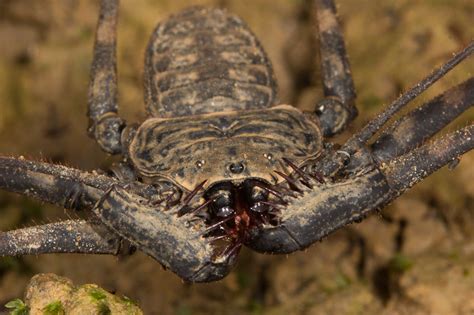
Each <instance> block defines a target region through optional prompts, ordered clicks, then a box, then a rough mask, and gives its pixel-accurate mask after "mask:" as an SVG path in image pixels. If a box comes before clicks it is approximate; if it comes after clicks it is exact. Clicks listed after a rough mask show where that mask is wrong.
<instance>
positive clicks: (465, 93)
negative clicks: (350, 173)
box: [372, 78, 474, 161]
mask: <svg viewBox="0 0 474 315" xmlns="http://www.w3.org/2000/svg"><path fill="white" fill-rule="evenodd" d="M473 105H474V78H470V79H468V80H466V81H465V82H463V83H461V84H459V85H457V86H455V87H453V88H451V89H449V90H447V91H446V92H444V93H443V94H441V95H439V96H437V97H436V98H434V99H432V100H431V101H429V102H427V103H425V104H423V105H422V106H420V107H418V108H417V109H415V110H413V111H411V112H410V113H409V114H407V115H405V116H403V117H402V118H400V119H399V120H397V121H396V122H395V123H393V124H392V125H391V126H390V127H389V128H387V129H385V130H384V131H383V132H382V134H381V135H380V136H379V138H378V139H377V141H376V142H375V143H374V144H373V145H372V151H373V153H374V155H375V156H376V157H377V159H378V160H379V161H388V160H390V159H392V158H394V157H396V156H399V155H403V154H405V153H406V152H408V151H410V150H412V149H414V148H416V147H417V146H418V145H420V144H421V143H423V142H424V141H425V140H426V139H428V138H430V137H431V136H433V135H434V134H435V133H437V132H438V131H440V130H441V129H442V128H444V127H445V126H446V125H447V124H449V123H450V122H451V121H453V120H454V119H455V118H456V117H458V116H459V115H461V114H462V113H463V112H464V111H466V110H468V109H469V108H472V106H473Z"/></svg>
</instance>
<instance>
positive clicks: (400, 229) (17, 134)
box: [0, 0, 474, 315]
mask: <svg viewBox="0 0 474 315" xmlns="http://www.w3.org/2000/svg"><path fill="white" fill-rule="evenodd" d="M97 2H98V1H92V0H87V1H86V0H84V1H82V0H81V1H78V0H64V1H62V0H43V1H40V0H33V1H31V0H3V1H1V2H0V42H1V44H0V100H1V101H0V113H1V114H0V152H1V153H2V154H6V155H14V156H18V155H24V156H25V157H27V158H35V159H46V160H52V161H54V162H58V163H64V164H67V165H71V166H74V167H78V168H81V169H94V168H100V167H106V166H107V165H109V164H110V162H111V160H112V159H111V158H110V157H107V156H106V154H104V153H102V152H101V151H100V150H99V149H98V147H97V146H96V145H95V143H94V142H93V141H92V140H90V139H89V138H87V136H86V131H85V130H86V124H87V119H86V117H85V111H86V96H87V84H88V72H89V65H90V63H91V52H92V45H93V33H94V28H95V21H96V18H97V12H98V8H97ZM197 3H201V4H213V5H223V6H225V7H227V8H228V9H229V10H231V11H233V12H235V13H237V14H238V15H240V16H241V17H243V19H244V20H246V21H247V22H248V24H250V26H251V28H252V29H253V30H254V31H255V33H256V34H257V35H258V37H259V38H261V40H262V43H263V46H264V47H265V49H266V50H267V52H268V54H269V56H270V58H271V60H272V61H273V63H274V67H275V71H276V75H277V78H278V81H279V85H280V100H281V103H291V104H293V105H296V106H298V107H300V108H311V104H312V103H313V100H315V99H317V98H318V97H320V95H321V92H320V90H319V88H318V85H319V79H318V67H317V65H316V64H315V62H314V56H313V54H312V52H313V49H314V45H315V43H314V40H313V38H312V36H311V34H312V33H311V32H312V27H311V25H310V23H309V19H308V15H307V14H306V13H305V12H307V6H306V5H305V2H304V1H302V0H294V1H288V0H276V1H267V0H254V1H225V0H221V1H217V0H215V1H211V0H209V1H184V0H179V1H151V0H133V1H132V0H123V1H122V8H121V9H122V10H121V20H120V28H119V52H118V56H119V57H118V60H119V73H120V75H119V90H120V105H121V113H123V116H125V117H126V118H127V119H128V120H140V119H143V118H144V111H143V105H142V104H143V100H142V70H143V56H144V49H145V45H146V42H147V39H148V36H149V34H150V33H151V31H152V29H153V27H154V25H155V23H156V22H157V21H158V20H160V19H162V18H164V17H165V16H167V15H168V14H170V13H172V12H176V11H178V10H179V9H180V8H183V7H186V6H189V5H190V4H197ZM339 11H340V16H341V20H342V22H343V29H344V33H345V34H346V39H347V46H348V51H349V55H350V58H351V64H352V69H353V73H354V78H355V82H356V87H357V91H358V106H359V108H360V116H359V118H358V119H357V121H356V122H355V123H354V124H353V125H352V127H351V128H350V129H351V130H349V131H348V133H346V134H344V135H342V136H341V139H343V138H345V137H347V135H348V134H349V133H350V132H351V131H354V130H356V129H357V128H358V127H360V126H361V125H362V124H363V123H365V122H366V121H367V120H368V119H369V118H370V117H371V115H374V114H375V113H376V112H378V111H379V110H380V108H381V106H383V104H387V103H388V102H390V101H391V100H393V99H394V98H395V97H396V96H397V95H398V94H399V93H400V92H401V91H403V90H405V89H407V88H408V87H409V86H411V85H412V84H414V83H415V82H416V81H417V80H419V79H421V78H422V77H423V76H424V75H426V74H427V73H429V72H430V70H431V69H432V68H433V67H434V66H436V65H439V64H440V63H442V62H443V60H446V59H447V58H449V56H450V55H451V53H452V52H454V51H456V50H459V49H460V48H461V47H462V46H463V45H464V44H466V43H467V42H468V41H469V40H470V39H472V38H474V28H473V27H472V21H473V20H474V2H473V1H471V0H450V1H447V0H446V1H444V0H424V1H421V0H418V1H417V0H415V1H412V0H399V1H392V0H389V1H369V0H363V1H359V0H358V1H355V0H344V1H342V0H341V1H339ZM472 75H474V59H473V58H471V59H470V60H468V61H466V62H464V63H463V64H462V65H460V66H458V68H457V69H456V70H455V71H453V72H452V73H451V74H449V75H448V76H447V77H446V78H444V79H443V80H442V81H441V82H439V83H437V84H436V85H435V86H433V88H432V89H430V90H429V91H428V92H427V93H425V94H423V95H422V96H421V97H420V98H419V99H417V101H416V102H415V103H416V104H420V103H421V102H423V101H426V100H428V99H429V98H431V97H433V96H434V95H436V94H438V93H440V92H441V91H443V90H444V89H446V88H447V87H449V86H452V85H454V84H456V83H459V82H461V81H463V80H465V79H466V78H468V77H469V76H472ZM473 118H474V113H473V112H472V110H471V111H470V113H467V114H466V115H464V116H463V119H460V120H458V121H457V122H456V123H455V124H454V125H452V126H450V127H448V129H449V130H453V129H454V128H455V126H460V125H463V124H466V122H469V121H472V120H473ZM473 178H474V154H473V153H470V154H468V155H466V156H465V157H463V159H462V160H461V163H460V164H459V165H458V166H457V167H456V168H455V169H454V170H448V169H444V170H442V171H440V172H438V173H437V174H435V175H434V176H432V177H431V178H430V179H429V180H427V181H425V182H423V183H422V184H420V185H418V186H417V187H415V188H414V189H413V190H411V191H410V192H408V193H407V194H405V195H404V196H403V197H402V198H400V199H399V200H397V201H396V202H394V203H393V204H392V205H390V206H389V207H387V208H386V209H385V210H384V211H383V213H382V214H383V217H382V216H372V217H370V218H369V219H367V220H365V221H364V222H363V223H361V224H358V225H353V226H351V227H348V228H346V229H343V230H341V231H338V232H337V233H335V234H333V235H332V236H330V237H329V238H328V239H327V240H325V241H324V242H322V243H320V244H317V245H315V246H313V247H311V248H310V249H308V250H307V251H305V252H300V253H296V254H293V255H289V256H287V257H286V256H263V255H258V254H254V253H251V252H249V251H244V252H243V253H242V255H241V259H240V263H239V265H238V266H237V268H236V269H235V271H233V272H232V273H231V275H230V276H229V277H227V278H226V279H224V280H223V281H221V282H218V283H212V284H205V285H189V284H185V283H182V281H181V280H180V279H178V278H177V277H176V276H174V275H173V274H171V273H170V272H166V271H164V270H162V269H161V268H160V266H159V265H158V264H157V263H156V262H154V261H153V260H151V259H150V258H148V257H146V256H144V255H142V254H136V255H134V256H132V257H128V258H123V259H122V258H121V259H117V258H115V257H89V256H79V255H61V256H58V255H48V256H44V257H24V258H21V259H2V260H1V261H0V304H4V303H5V302H6V301H8V300H11V299H12V298H15V297H20V296H22V295H23V291H24V289H25V286H26V283H27V282H28V280H29V279H30V278H31V277H32V276H33V275H34V274H36V273H39V272H53V273H56V274H59V275H63V276H67V277H68V278H70V279H72V280H73V281H74V282H75V283H77V284H81V283H96V284H98V285H100V286H101V287H104V288H105V289H108V290H110V291H114V292H118V293H119V294H121V295H126V296H129V297H131V298H132V299H134V300H136V301H137V302H138V303H139V304H140V306H141V307H142V309H143V311H144V313H145V314H180V315H185V314H186V315H187V314H383V313H385V314H473V313H474V302H473V301H474V242H473V240H474V232H473V231H474V181H473V180H472V179H473ZM0 215H1V220H0V230H2V231H5V230H9V229H12V228H14V227H21V226H25V225H30V224H38V223H44V222H48V221H54V220H58V218H65V217H67V216H70V215H71V216H74V214H66V213H64V211H63V210H62V209H56V208H53V207H49V206H47V205H41V204H38V203H35V202H33V201H30V200H25V199H23V198H20V197H18V196H15V195H12V194H6V193H2V194H0Z"/></svg>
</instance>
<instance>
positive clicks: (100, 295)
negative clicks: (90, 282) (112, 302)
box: [89, 288, 107, 301]
mask: <svg viewBox="0 0 474 315" xmlns="http://www.w3.org/2000/svg"><path fill="white" fill-rule="evenodd" d="M89 295H90V297H92V298H93V299H94V300H96V301H101V300H104V299H105V298H106V297H107V296H106V295H105V292H104V290H102V289H99V288H91V289H90V290H89Z"/></svg>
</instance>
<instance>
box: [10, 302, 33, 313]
mask: <svg viewBox="0 0 474 315" xmlns="http://www.w3.org/2000/svg"><path fill="white" fill-rule="evenodd" d="M5 307H6V308H8V309H10V310H11V311H10V315H28V314H29V313H30V308H29V307H28V306H27V305H26V304H25V302H23V301H22V300H21V299H14V300H11V301H10V302H8V303H7V304H5Z"/></svg>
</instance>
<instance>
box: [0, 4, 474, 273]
mask: <svg viewBox="0 0 474 315" xmlns="http://www.w3.org/2000/svg"><path fill="white" fill-rule="evenodd" d="M315 3H316V9H317V14H316V17H317V26H318V30H319V43H320V59H321V68H322V76H323V85H324V86H323V88H324V95H325V98H324V99H323V100H321V101H319V102H317V103H316V105H315V110H314V112H309V113H303V112H301V111H300V110H298V109H296V108H293V107H291V106H289V105H279V104H278V103H277V100H276V83H275V79H274V75H273V70H272V68H271V65H270V62H269V61H268V58H267V56H266V54H265V52H264V51H263V49H262V48H261V45H260V44H259V42H258V40H257V39H256V37H255V36H254V35H253V34H252V33H251V31H250V30H249V29H248V28H247V26H246V25H245V24H244V23H243V22H242V21H241V20H240V19H239V18H237V17H235V16H233V15H230V14H228V13H226V12H225V11H222V10H217V9H205V8H191V9H188V10H186V11H183V12H182V13H180V14H178V15H175V16H172V17H171V18H169V19H168V20H166V21H164V22H162V23H160V24H159V25H158V27H157V28H156V29H155V31H154V33H153V36H152V38H151V40H150V43H149V46H148V49H147V53H146V61H145V103H146V108H147V112H148V119H146V120H145V121H144V122H142V123H141V124H140V125H133V124H127V123H126V122H125V121H124V120H123V119H121V118H120V117H119V116H118V114H117V111H118V105H117V84H116V62H115V49H116V23H117V16H118V0H102V2H101V12H100V17H99V24H98V29H97V35H96V44H95V49H94V61H93V65H92V71H91V84H90V89H89V112H88V115H89V118H90V126H89V134H90V135H91V136H92V137H93V138H94V139H95V140H96V141H97V142H98V143H99V145H100V146H101V147H102V149H104V150H105V151H106V152H108V153H110V154H121V155H122V156H123V157H124V159H123V161H122V162H121V163H119V164H117V165H114V166H113V167H112V168H111V170H110V172H109V173H107V175H99V174H97V173H96V172H92V173H87V172H83V171H79V170H76V169H72V168H68V167H65V166H59V165H54V164H48V163H43V162H34V161H27V160H24V159H21V158H19V159H16V158H8V157H0V187H1V188H3V189H5V190H9V191H14V192H18V193H21V194H25V195H27V196H31V197H34V198H37V199H40V200H43V201H46V202H50V203H53V204H57V205H60V206H63V207H65V208H68V209H73V210H79V209H84V210H87V211H89V212H90V213H91V216H90V219H88V220H79V219H78V220H69V221H63V222H58V223H52V224H46V225H40V226H35V227H29V228H24V229H19V230H14V231H9V232H4V233H1V234H0V255H2V256H12V255H26V254H41V253H53V252H55V253H58V252H62V253H64V252H69V253H91V254H93V253H94V254H117V253H119V252H126V251H127V250H128V249H130V248H137V249H139V250H141V251H143V252H145V253H147V254H149V255H150V256H152V257H153V258H155V259H156V260H158V261H159V262H160V263H161V264H162V265H164V266H165V267H166V268H169V269H170V270H172V271H173V272H175V273H176V274H178V276H180V277H181V278H183V279H185V280H188V281H194V282H203V281H213V280H218V279H221V278H222V277H224V276H225V275H226V274H227V273H228V272H229V271H230V269H231V267H232V266H233V264H234V262H235V260H236V257H237V254H238V252H239V249H240V248H241V246H242V245H245V246H248V247H250V248H252V249H254V250H256V251H259V252H264V253H290V252H293V251H296V250H301V249H304V248H306V247H308V246H310V245H311V244H312V243H314V242H315V241H318V240H321V239H322V238H323V237H324V236H326V235H327V234H329V233H331V232H332V231H334V230H336V229H338V228H340V227H343V226H345V225H347V224H349V223H351V222H355V221H360V220H362V219H363V218H364V217H365V216H366V215H368V214H369V213H371V212H373V211H375V210H377V209H380V208H381V207H383V206H384V205H386V204H387V203H389V202H390V201H392V200H393V199H395V198H396V197H397V196H399V195H400V194H402V193H403V192H404V191H405V190H407V189H408V188H410V187H411V186H413V185H414V184H416V183H417V182H419V181H420V180H422V179H423V178H425V177H426V176H428V175H429V174H431V173H433V172H434V171H436V170H437V169H439V168H441V167H442V166H444V165H446V164H447V163H449V162H451V161H453V160H456V159H458V157H459V156H461V155H462V154H464V153H465V152H468V151H470V150H471V149H472V148H473V147H474V135H473V133H474V125H473V124H470V125H468V126H466V127H464V128H462V129H460V130H458V131H455V132H452V133H449V134H447V135H446V136H444V137H440V138H437V139H435V140H433V141H431V142H426V139H428V138H430V137H431V136H433V135H434V134H436V133H437V132H438V131H439V130H441V129H442V128H443V127H444V126H446V125H447V124H448V123H449V122H451V121H452V120H453V119H454V118H455V117H457V116H459V115H460V114H462V113H463V112H464V111H466V110H467V109H469V108H471V106H472V104H474V78H470V79H468V80H466V81H465V82H463V83H461V84H459V85H457V86H455V87H453V88H451V89H449V90H448V91H446V92H445V93H443V94H442V95H439V96H438V97H436V98H434V99H433V100H431V101H429V102H427V103H425V104H423V105H422V106H420V107H419V108H417V109H415V110H413V111H411V112H409V113H408V114H406V115H405V116H403V117H402V118H400V119H399V120H397V121H395V122H394V123H392V124H391V125H390V126H388V127H387V128H385V130H384V131H382V132H380V133H379V134H378V136H377V137H376V139H375V140H373V139H372V138H374V135H375V134H376V133H377V132H379V130H380V129H381V127H382V126H383V125H384V124H385V123H386V122H387V121H388V120H389V119H390V118H391V117H392V116H393V115H394V114H395V113H396V112H397V111H398V110H399V109H401V108H402V107H404V106H405V105H406V104H407V103H408V102H409V101H411V100H412V99H413V98H415V97H416V96H417V95H419V94H420V93H421V92H422V91H424V90H425V89H427V88H428V87H429V86H430V85H431V84H432V83H434V82H435V81H436V80H438V79H439V78H440V77H442V76H443V75H444V74H445V73H447V72H448V71H449V70H450V69H452V68H453V67H454V66H455V65H457V64H458V63H459V62H461V61H462V60H463V59H465V58H466V57H468V56H469V55H470V54H471V53H472V52H473V51H474V43H472V42H471V43H470V44H469V45H468V46H467V47H466V48H465V49H463V50H462V51H461V52H459V53H458V54H455V55H454V56H453V58H452V59H451V60H449V61H448V62H447V63H446V64H445V65H443V66H442V67H440V68H439V69H436V70H435V71H434V72H433V73H432V74H431V75H429V76H428V77H426V78H425V79H424V80H423V81H421V82H420V83H419V84H417V85H416V86H415V87H413V88H412V89H411V90H409V91H408V92H407V93H405V94H403V95H402V96H400V97H399V98H398V99H397V100H396V101H395V102H394V103H392V104H391V105H390V106H389V107H387V109H386V110H385V111H384V112H383V113H381V114H380V115H379V116H377V117H376V118H375V119H374V120H372V121H370V122H369V123H368V124H367V125H366V126H365V127H364V128H363V129H362V130H361V131H359V132H358V133H356V134H355V135H353V136H352V137H351V138H350V139H349V140H348V141H347V142H346V143H345V144H343V145H342V146H339V145H335V144H331V143H329V142H328V141H326V139H327V138H329V137H331V136H333V135H334V134H337V133H339V132H340V131H342V130H344V128H345V127H346V126H347V124H348V123H350V122H351V121H352V120H353V119H354V118H355V117H356V116H357V110H356V107H355V92H354V86H353V82H352V77H351V72H350V68H349V62H348V60H347V56H346V52H345V48H344V41H343V37H342V34H341V31H340V28H339V24H338V21H337V19H336V10H335V6H334V3H333V2H332V1H330V0H316V1H315ZM126 244H128V246H126Z"/></svg>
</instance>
